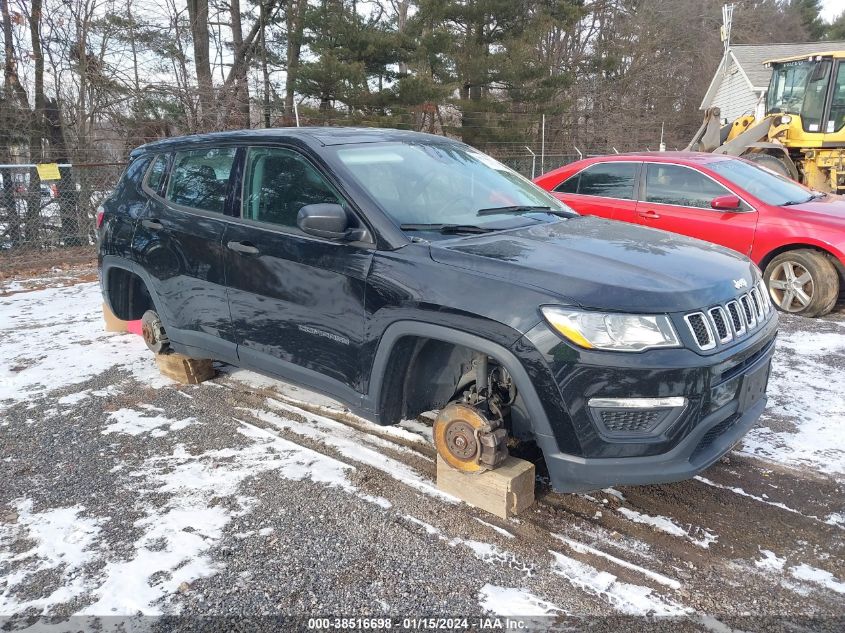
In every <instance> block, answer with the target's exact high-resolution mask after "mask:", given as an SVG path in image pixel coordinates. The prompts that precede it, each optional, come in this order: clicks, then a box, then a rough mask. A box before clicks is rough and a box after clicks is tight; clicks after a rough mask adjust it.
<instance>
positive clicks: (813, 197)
mask: <svg viewBox="0 0 845 633" xmlns="http://www.w3.org/2000/svg"><path fill="white" fill-rule="evenodd" d="M815 199H816V196H810V197H809V198H804V199H803V200H787V201H786V202H784V203H783V204H782V205H780V206H782V207H791V206H792V205H794V204H804V203H805V202H811V201H812V200H815Z"/></svg>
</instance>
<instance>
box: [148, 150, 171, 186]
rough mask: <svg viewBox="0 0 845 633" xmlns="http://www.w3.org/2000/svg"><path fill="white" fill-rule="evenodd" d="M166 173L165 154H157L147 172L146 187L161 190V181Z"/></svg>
mask: <svg viewBox="0 0 845 633" xmlns="http://www.w3.org/2000/svg"><path fill="white" fill-rule="evenodd" d="M166 173H167V156H164V155H159V156H156V157H155V160H153V164H152V166H151V167H150V171H148V172H147V187H149V188H150V189H152V190H153V191H155V192H156V193H158V192H159V191H161V183H162V181H163V180H164V176H165V174H166Z"/></svg>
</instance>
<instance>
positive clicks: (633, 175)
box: [555, 162, 638, 200]
mask: <svg viewBox="0 0 845 633" xmlns="http://www.w3.org/2000/svg"><path fill="white" fill-rule="evenodd" d="M637 167H638V163H627V162H612V163H597V164H595V165H590V166H589V167H587V168H586V169H584V170H583V171H581V172H579V173H578V174H576V175H574V176H572V177H571V178H569V179H568V180H565V181H564V182H563V183H561V184H560V185H558V186H557V187H556V188H555V191H558V192H561V193H577V194H580V195H582V196H599V197H602V198H618V199H620V200H634V185H635V183H636V180H637Z"/></svg>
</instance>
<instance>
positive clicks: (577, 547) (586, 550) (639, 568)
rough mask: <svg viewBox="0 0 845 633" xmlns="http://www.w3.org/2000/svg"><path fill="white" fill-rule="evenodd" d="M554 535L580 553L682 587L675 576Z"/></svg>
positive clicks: (671, 585) (666, 584)
mask: <svg viewBox="0 0 845 633" xmlns="http://www.w3.org/2000/svg"><path fill="white" fill-rule="evenodd" d="M552 536H554V537H555V538H556V539H558V540H560V541H562V542H564V543H566V544H567V545H568V546H569V547H570V548H572V550H573V551H576V552H578V553H579V554H592V555H593V556H598V557H600V558H604V559H607V560H609V561H610V562H612V563H615V564H616V565H619V566H620V567H625V568H626V569H630V570H632V571H636V572H638V573H640V574H642V575H643V576H646V577H648V578H650V579H651V580H654V581H656V582H659V583H660V584H661V585H665V586H666V587H670V588H672V589H680V588H681V583H679V582H678V581H677V580H675V579H674V578H669V577H668V576H665V575H664V574H660V573H658V572H656V571H652V570H651V569H646V568H645V567H642V566H640V565H635V564H634V563H631V562H630V561H627V560H624V559H622V558H619V557H618V556H613V555H612V554H608V553H607V552H604V551H602V550H599V549H596V548H595V547H590V546H589V545H587V544H585V543H581V542H579V541H573V540H572V539H570V538H566V537H565V536H563V535H561V534H552Z"/></svg>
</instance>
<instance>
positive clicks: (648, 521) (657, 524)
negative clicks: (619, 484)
mask: <svg viewBox="0 0 845 633" xmlns="http://www.w3.org/2000/svg"><path fill="white" fill-rule="evenodd" d="M617 512H619V514H621V515H622V516H624V517H625V518H626V519H630V520H631V521H633V522H634V523H644V524H645V525H650V526H651V527H653V528H654V529H655V530H660V531H661V532H666V534H671V535H672V536H680V537H681V538H685V539H687V540H688V541H690V542H691V543H694V544H695V545H698V546H699V547H703V548H705V549H706V548H708V547H710V544H711V543H715V542H716V541H718V540H719V537H718V536H716V535H715V534H713V533H712V532H710V531H709V530H705V529H699V530H697V531H696V533H701V537H700V538H696V537H695V536H693V534H692V533H691V529H684V528H683V527H681V526H680V525H678V524H677V523H675V522H674V521H673V520H672V519H670V518H669V517H664V516H650V515H647V514H643V513H641V512H637V511H636V510H631V509H630V508H619V509H618V510H617Z"/></svg>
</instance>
